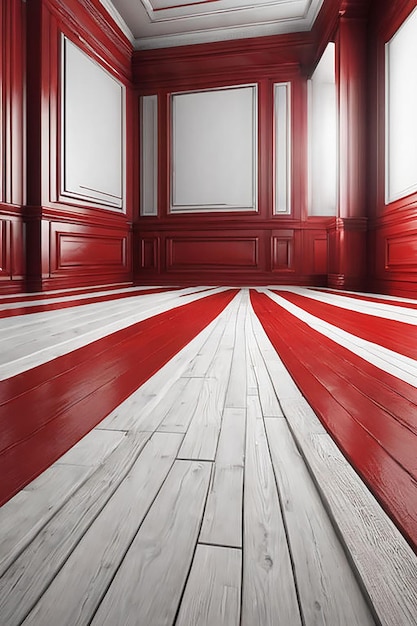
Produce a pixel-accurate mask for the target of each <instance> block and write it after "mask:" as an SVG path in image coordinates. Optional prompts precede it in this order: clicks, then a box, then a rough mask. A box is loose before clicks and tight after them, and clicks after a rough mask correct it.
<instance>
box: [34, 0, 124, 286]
mask: <svg viewBox="0 0 417 626" xmlns="http://www.w3.org/2000/svg"><path fill="white" fill-rule="evenodd" d="M27 19H28V23H30V24H31V28H30V29H28V35H27V47H28V55H27V62H28V80H27V96H28V101H30V103H31V106H30V107H28V108H27V153H28V160H29V163H30V164H31V167H30V169H29V176H28V185H27V192H28V205H29V206H28V207H27V209H26V211H25V212H26V221H27V256H28V288H29V289H41V290H43V289H50V288H53V287H61V286H65V287H76V286H77V285H81V284H92V283H94V282H96V283H106V284H107V283H111V282H114V281H115V280H117V281H118V282H119V281H123V282H126V281H130V280H131V277H132V262H131V235H130V232H131V221H132V220H131V216H132V202H133V182H132V181H133V152H134V146H135V145H136V140H134V139H133V133H132V131H133V130H134V122H135V120H134V116H133V101H132V94H131V53H132V47H131V44H130V43H129V42H128V41H127V39H126V37H125V35H124V34H122V33H121V31H120V30H119V28H118V27H117V26H116V25H115V24H114V22H113V21H112V19H111V18H110V16H109V15H108V14H107V12H106V11H105V9H104V7H103V6H102V4H101V3H100V2H99V1H98V0H65V2H61V1H58V0H32V1H31V2H30V3H28V5H27ZM62 35H65V36H66V37H68V38H69V39H70V40H72V41H73V42H74V43H75V44H76V45H77V46H78V47H80V48H81V49H82V50H83V51H84V52H86V53H87V54H88V55H89V56H90V57H91V58H92V59H93V60H94V61H96V62H97V63H99V64H100V65H102V66H103V67H104V68H105V69H106V71H108V72H110V73H111V74H113V76H114V77H115V78H116V79H117V80H118V81H120V82H121V83H122V84H124V85H125V87H126V128H127V133H126V136H127V145H126V212H123V211H118V210H109V209H107V208H105V207H104V206H100V204H99V203H94V202H91V201H89V200H88V199H86V200H75V199H73V198H71V199H70V198H64V197H61V195H60V188H61V184H60V176H61V163H60V161H61V41H62Z"/></svg>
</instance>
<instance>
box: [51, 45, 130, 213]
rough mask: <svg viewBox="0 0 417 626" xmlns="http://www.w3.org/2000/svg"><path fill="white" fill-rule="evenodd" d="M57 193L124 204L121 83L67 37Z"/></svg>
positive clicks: (63, 73)
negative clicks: (58, 191)
mask: <svg viewBox="0 0 417 626" xmlns="http://www.w3.org/2000/svg"><path fill="white" fill-rule="evenodd" d="M62 51H63V54H62V137H61V140H62V141H61V145H62V173H61V193H62V195H64V196H70V197H74V198H77V199H81V200H87V201H88V202H96V203H98V204H100V205H105V206H109V207H113V208H123V197H124V134H125V130H124V117H125V116H124V107H125V104H124V100H125V98H124V87H123V85H121V84H120V83H119V82H118V81H117V80H116V79H114V78H113V77H112V76H111V75H110V74H109V73H108V72H106V71H105V70H104V69H103V68H102V67H101V66H100V65H99V64H98V63H96V62H95V61H93V60H92V59H91V58H90V57H89V56H87V55H86V54H85V53H84V52H83V51H81V50H80V49H79V48H78V47H77V46H75V45H74V44H73V43H72V42H70V41H69V40H68V39H66V38H65V37H64V38H63V46H62Z"/></svg>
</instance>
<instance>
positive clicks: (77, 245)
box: [50, 222, 128, 274]
mask: <svg viewBox="0 0 417 626" xmlns="http://www.w3.org/2000/svg"><path fill="white" fill-rule="evenodd" d="M50 233H51V234H50V241H51V274H54V273H56V272H58V273H59V272H71V271H74V272H78V271H85V270H88V269H89V270H90V271H103V268H105V269H106V272H111V271H118V272H119V271H121V270H125V271H128V266H127V262H128V258H127V250H128V245H127V236H126V234H125V233H124V232H123V231H122V232H118V231H117V230H116V229H114V230H113V229H100V228H95V227H92V226H79V225H78V226H77V225H68V224H61V223H54V222H52V223H50Z"/></svg>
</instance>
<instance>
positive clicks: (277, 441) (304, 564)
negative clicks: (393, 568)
mask: <svg viewBox="0 0 417 626" xmlns="http://www.w3.org/2000/svg"><path fill="white" fill-rule="evenodd" d="M266 432H267V438H268V442H269V449H270V450H271V458H272V464H273V467H274V473H275V477H276V480H277V485H278V489H279V492H280V495H281V501H282V503H283V513H284V518H285V524H286V528H287V534H288V538H289V542H290V549H291V555H292V560H293V567H294V571H295V576H296V581H297V589H298V594H299V598H300V604H301V611H302V614H303V618H304V622H305V623H306V624H323V625H325V624H326V625H328V626H334V625H335V624H349V626H371V625H373V624H375V622H374V619H373V617H372V616H371V613H370V611H369V608H368V606H367V604H366V602H365V600H364V597H363V595H362V592H361V590H360V588H359V585H358V583H357V581H356V579H355V576H354V573H353V571H352V569H351V566H350V563H349V561H348V559H347V558H346V555H345V553H344V551H343V547H342V545H341V543H340V541H339V539H338V538H337V536H336V533H335V530H334V528H333V526H332V523H331V520H330V519H329V517H328V515H327V513H326V511H325V509H324V506H323V503H322V502H321V499H320V496H319V493H318V491H317V489H316V487H315V485H314V483H313V480H312V478H311V476H310V474H309V472H308V469H307V467H306V465H305V463H304V461H303V459H302V458H301V456H300V454H299V452H298V450H297V448H296V446H295V443H294V440H293V438H292V436H291V434H290V431H289V429H288V426H287V423H286V421H285V420H274V419H267V420H266ZM327 481H328V482H331V481H332V476H331V475H329V476H328V477H327ZM346 515H349V511H348V510H346Z"/></svg>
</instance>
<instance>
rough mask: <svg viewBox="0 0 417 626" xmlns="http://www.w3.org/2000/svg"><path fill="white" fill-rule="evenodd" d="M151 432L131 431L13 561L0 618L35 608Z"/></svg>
mask: <svg viewBox="0 0 417 626" xmlns="http://www.w3.org/2000/svg"><path fill="white" fill-rule="evenodd" d="M150 436H151V433H140V432H139V433H134V434H130V433H129V434H128V435H127V436H126V438H125V439H124V440H123V443H121V444H120V445H119V446H118V447H117V448H116V449H115V450H114V451H113V453H112V454H111V455H110V457H108V458H107V461H106V463H105V464H103V465H101V466H99V467H98V468H97V469H96V471H95V472H94V473H93V474H92V475H91V476H90V477H89V479H88V480H86V481H85V482H84V483H83V484H82V485H81V487H80V488H79V489H78V490H77V491H76V492H75V493H74V494H73V496H72V497H71V498H70V499H69V500H67V501H66V502H65V504H64V505H63V506H62V507H61V508H60V509H59V511H58V512H57V513H56V514H55V515H54V516H53V517H52V519H51V520H50V521H49V522H48V523H47V524H46V525H45V526H44V528H43V529H42V531H41V532H40V533H38V534H37V535H36V537H34V539H33V541H32V542H31V543H30V544H29V546H28V547H27V548H26V549H25V550H24V551H23V552H22V553H21V554H20V555H19V557H18V558H17V559H16V560H15V561H14V562H13V563H12V564H11V565H10V567H9V569H8V570H7V571H6V572H5V573H4V575H3V576H2V578H1V579H0V623H4V624H7V625H8V626H13V625H14V624H20V622H21V620H22V619H24V617H25V616H26V615H27V614H28V613H29V612H30V610H31V609H32V608H33V606H34V604H35V603H36V602H37V600H38V599H39V597H40V596H41V595H42V593H43V592H44V591H45V589H46V588H47V587H48V586H49V584H50V583H51V581H52V580H53V578H54V577H55V575H56V573H57V572H58V571H59V569H60V568H61V566H62V565H63V563H64V562H65V561H66V560H67V558H68V556H69V555H70V554H71V552H72V550H73V549H74V548H75V546H76V545H77V544H78V542H79V540H80V538H81V537H82V536H83V535H84V533H85V532H86V531H87V529H88V528H89V527H90V526H91V524H92V523H93V522H94V520H95V518H96V517H97V515H98V514H99V513H100V511H101V510H102V508H103V507H104V506H105V505H106V503H107V502H108V501H109V499H110V498H111V496H112V495H113V493H114V491H115V490H116V489H117V487H118V486H119V484H120V483H121V482H122V480H123V479H124V478H125V476H126V475H127V473H128V472H129V470H130V468H131V467H132V466H133V464H134V463H135V461H136V459H137V458H138V456H139V454H140V452H141V450H142V448H143V447H144V445H145V443H146V442H147V440H148V439H149V438H150Z"/></svg>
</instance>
